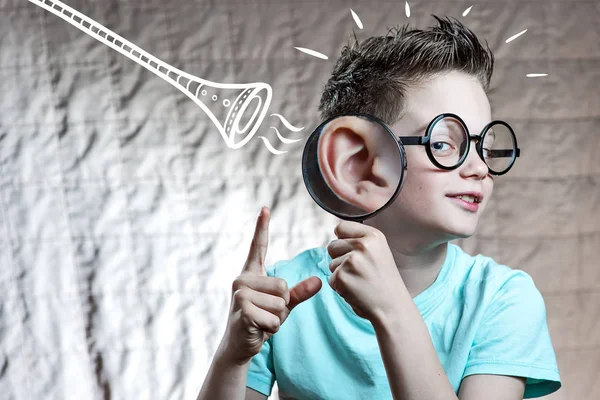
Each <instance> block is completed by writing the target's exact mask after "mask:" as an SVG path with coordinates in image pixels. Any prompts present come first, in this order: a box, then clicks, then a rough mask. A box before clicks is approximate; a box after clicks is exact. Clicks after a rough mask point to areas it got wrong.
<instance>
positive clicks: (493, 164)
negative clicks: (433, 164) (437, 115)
mask: <svg viewBox="0 0 600 400" xmlns="http://www.w3.org/2000/svg"><path fill="white" fill-rule="evenodd" d="M429 146H430V149H431V154H432V155H433V157H434V158H435V160H436V161H437V162H438V163H439V164H440V165H442V166H444V167H448V168H452V167H454V166H456V165H457V164H458V163H460V161H461V160H462V159H463V157H464V156H465V153H466V152H467V151H468V149H469V138H468V134H467V132H466V131H465V129H464V127H463V125H462V124H461V123H460V121H458V120H457V119H456V118H453V117H450V116H448V117H444V118H442V119H440V120H439V121H437V122H436V123H435V125H434V126H433V127H432V129H431V136H430V142H429ZM482 147H483V148H482V152H483V156H484V158H483V159H484V161H485V163H486V164H487V166H488V167H489V168H490V170H492V171H494V172H503V171H504V170H506V169H507V168H508V167H509V166H510V164H511V162H512V160H513V158H514V153H515V141H514V137H513V135H512V134H511V132H510V130H509V128H508V127H506V126H505V125H503V124H500V123H496V124H493V125H492V126H491V127H490V128H489V129H488V130H487V131H486V133H485V137H484V141H483V146H482Z"/></svg>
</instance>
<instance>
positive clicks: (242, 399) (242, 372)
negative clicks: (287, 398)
mask: <svg viewBox="0 0 600 400" xmlns="http://www.w3.org/2000/svg"><path fill="white" fill-rule="evenodd" d="M249 366H250V362H247V363H245V364H242V365H240V364H236V363H235V362H228V361H227V360H226V359H224V358H223V357H221V356H219V355H218V353H217V355H215V358H214V359H213V362H212V364H211V366H210V369H209V370H208V374H207V375H206V378H205V380H204V385H203V386H202V389H201V390H200V393H199V394H198V398H197V400H208V399H210V400H218V399H227V400H238V399H239V400H267V396H265V395H264V394H262V393H259V392H257V391H255V390H252V389H250V388H248V387H246V379H247V376H248V368H249Z"/></svg>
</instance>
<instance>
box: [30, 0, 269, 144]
mask: <svg viewBox="0 0 600 400" xmlns="http://www.w3.org/2000/svg"><path fill="white" fill-rule="evenodd" d="M28 1H29V2H31V3H33V4H35V5H37V6H39V7H41V8H43V9H45V10H47V11H49V12H51V13H52V14H54V15H56V16H58V17H60V18H62V19H63V20H65V21H67V22H68V23H69V24H71V25H73V26H74V27H76V28H77V29H80V30H81V31H83V32H84V33H86V34H88V35H90V36H91V37H93V38H94V39H96V40H98V41H100V42H102V43H103V44H105V45H107V46H108V47H110V48H112V49H114V50H116V51H118V52H119V53H121V54H123V55H124V56H126V57H128V58H129V59H131V60H133V61H135V62H136V63H138V64H139V65H141V66H142V67H144V68H146V69H147V70H149V71H151V72H152V73H154V74H156V75H157V76H159V77H160V78H162V79H164V80H165V81H167V82H169V83H170V84H171V85H173V86H174V87H176V88H177V89H179V90H180V91H181V92H183V93H184V94H185V95H186V96H187V97H189V98H190V99H191V100H192V101H194V103H196V104H197V105H198V106H199V107H200V108H201V109H202V110H203V111H204V112H205V113H206V114H207V115H208V117H209V118H210V119H211V121H212V122H213V123H214V124H215V126H216V127H217V129H218V130H219V133H220V134H221V136H222V137H223V140H224V141H225V143H226V144H227V146H228V147H230V148H232V149H238V148H240V147H242V146H243V145H245V144H246V143H248V141H249V140H250V139H252V137H253V136H254V134H255V133H256V131H257V130H258V128H259V127H260V125H261V123H262V121H263V119H264V118H265V115H266V113H267V110H268V108H269V105H270V104H271V98H272V89H271V86H270V85H269V84H267V83H264V82H254V83H247V84H236V83H231V84H229V83H228V84H226V83H217V82H211V81H208V80H205V79H201V78H199V77H197V76H194V75H190V74H188V73H186V72H184V71H181V70H179V69H177V68H175V67H173V66H171V65H169V64H167V63H166V62H164V61H162V60H160V59H158V58H156V57H154V56H153V55H152V54H150V53H148V52H146V51H144V50H142V49H141V48H139V47H138V46H136V45H134V44H133V43H131V42H129V41H128V40H126V39H124V38H123V37H121V36H119V35H118V34H116V33H114V32H112V31H111V30H109V29H108V28H106V27H104V26H103V25H101V24H99V23H98V22H96V21H94V20H93V19H91V18H89V17H87V16H86V15H84V14H81V13H80V12H78V11H77V10H75V9H73V8H71V7H69V6H68V5H66V4H64V3H62V2H60V1H59V0H28ZM205 87H209V88H213V89H215V88H216V89H234V90H241V93H239V94H238V96H237V97H236V99H235V100H234V101H233V102H231V101H230V100H229V99H225V100H223V106H224V107H230V106H231V108H229V112H228V114H227V117H226V118H225V121H224V122H223V123H221V122H220V121H219V120H218V119H217V117H215V115H214V114H213V112H212V111H211V110H210V109H209V108H208V106H207V105H206V104H204V103H203V102H202V101H201V100H200V98H199V97H198V94H199V93H201V94H202V95H203V96H204V95H206V94H207V93H208V92H207V91H206V89H203V90H202V92H200V89H201V88H205ZM265 92H266V93H265ZM259 94H260V95H259ZM261 95H263V96H264V98H263V96H261ZM255 99H257V100H258V105H257V107H256V109H255V110H254V113H253V114H252V116H251V117H250V119H249V120H248V122H247V123H246V125H245V126H244V127H243V129H240V127H239V125H238V124H239V123H240V121H241V119H242V117H243V116H244V115H245V114H246V111H248V112H251V111H252V109H249V105H250V103H252V101H253V100H255ZM212 100H213V102H214V101H216V100H217V96H216V95H213V96H212ZM250 127H251V130H250V132H249V133H247V131H248V129H249V128H250ZM244 134H245V135H246V136H245V137H244V138H243V139H242V140H241V141H239V142H235V138H236V135H244Z"/></svg>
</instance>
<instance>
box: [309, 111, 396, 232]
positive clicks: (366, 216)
mask: <svg viewBox="0 0 600 400" xmlns="http://www.w3.org/2000/svg"><path fill="white" fill-rule="evenodd" d="M340 117H366V118H368V119H370V120H372V121H374V122H377V123H379V125H381V126H382V127H383V128H385V130H386V131H387V133H388V134H389V135H390V136H391V137H392V139H394V143H396V146H398V153H399V154H400V162H401V163H402V167H401V168H400V182H399V183H398V186H397V187H396V190H395V191H394V194H393V195H392V196H391V197H390V199H389V200H388V201H387V202H386V203H385V204H384V205H383V206H381V207H379V208H378V209H377V210H375V211H371V212H370V213H367V214H362V215H359V216H349V215H345V214H341V213H338V212H336V211H334V210H330V209H328V207H327V206H325V205H324V204H323V203H322V202H321V200H319V198H318V197H317V196H316V195H315V193H314V192H313V190H312V188H311V186H310V185H309V184H308V182H307V181H308V177H307V174H308V173H307V171H306V169H307V158H308V154H307V150H308V146H309V144H310V143H311V141H312V139H313V137H314V136H315V135H318V134H320V133H321V130H322V129H323V127H324V126H325V125H327V124H328V123H329V122H331V121H333V120H334V119H336V118H340ZM405 171H406V153H405V151H404V146H403V145H402V142H401V141H400V139H398V137H396V135H395V134H394V132H392V131H391V130H390V128H389V127H388V126H387V124H386V123H385V122H383V121H382V120H381V119H379V118H377V117H376V116H374V115H371V114H366V113H343V114H338V115H335V116H333V117H331V118H329V119H327V120H325V121H323V122H321V124H319V126H317V127H316V128H315V129H314V131H313V132H312V133H311V134H310V136H309V137H308V139H307V140H306V143H305V145H304V150H303V152H302V180H303V181H304V186H305V187H306V189H307V190H308V193H309V194H310V196H311V197H312V199H313V200H314V201H315V202H316V203H317V204H318V205H319V207H321V208H322V209H323V210H325V211H327V212H328V213H330V214H333V215H335V216H336V217H338V218H340V219H343V220H346V221H357V222H362V221H364V220H366V219H369V218H372V217H374V216H376V215H377V214H379V213H380V212H382V211H383V210H385V209H386V208H388V207H389V206H390V204H392V203H393V201H394V200H395V199H396V197H398V194H399V193H400V190H401V189H402V186H403V185H404V173H405Z"/></svg>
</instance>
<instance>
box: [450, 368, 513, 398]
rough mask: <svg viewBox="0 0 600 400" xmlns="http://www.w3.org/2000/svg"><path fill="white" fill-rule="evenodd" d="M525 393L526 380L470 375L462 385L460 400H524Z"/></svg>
mask: <svg viewBox="0 0 600 400" xmlns="http://www.w3.org/2000/svg"><path fill="white" fill-rule="evenodd" d="M524 393H525V378H522V377H520V376H506V375H484V374H481V375H469V376H467V377H466V378H464V379H463V380H462V382H461V384H460V389H459V391H458V398H459V399H460V400H479V399H482V398H485V399H486V400H505V399H519V400H520V399H522V398H523V394H524Z"/></svg>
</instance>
